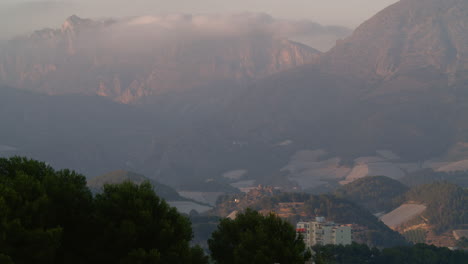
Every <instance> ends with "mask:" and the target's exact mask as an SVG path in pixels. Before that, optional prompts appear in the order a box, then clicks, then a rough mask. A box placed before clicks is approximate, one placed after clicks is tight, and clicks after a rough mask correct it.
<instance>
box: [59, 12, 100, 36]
mask: <svg viewBox="0 0 468 264" xmlns="http://www.w3.org/2000/svg"><path fill="white" fill-rule="evenodd" d="M93 24H94V22H93V20H91V19H83V18H80V17H78V16H77V15H72V16H70V17H69V18H67V19H66V20H65V22H63V24H62V31H64V32H65V31H75V30H77V29H79V28H80V27H83V26H85V27H86V26H92V25H93Z"/></svg>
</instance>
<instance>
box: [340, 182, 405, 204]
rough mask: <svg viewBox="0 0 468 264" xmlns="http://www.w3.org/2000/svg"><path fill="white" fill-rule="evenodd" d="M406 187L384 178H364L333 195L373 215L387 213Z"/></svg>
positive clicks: (345, 186)
mask: <svg viewBox="0 0 468 264" xmlns="http://www.w3.org/2000/svg"><path fill="white" fill-rule="evenodd" d="M407 190H408V187H406V186H405V185H403V184H402V183H401V182H399V181H397V180H393V179H390V178H388V177H385V176H373V177H365V178H361V179H359V180H356V181H354V182H352V183H349V184H346V185H344V186H343V187H341V188H339V189H338V190H337V191H336V192H335V195H336V196H338V197H341V198H344V199H348V200H350V201H353V202H355V203H357V204H359V205H361V206H362V207H364V208H366V209H368V210H369V211H371V212H373V213H378V212H387V211H390V210H392V209H394V208H395V207H397V206H398V205H396V204H395V203H396V201H395V198H397V197H399V196H401V195H403V194H404V193H405V192H406V191H407Z"/></svg>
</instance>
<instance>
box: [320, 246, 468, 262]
mask: <svg viewBox="0 0 468 264" xmlns="http://www.w3.org/2000/svg"><path fill="white" fill-rule="evenodd" d="M312 249H313V251H314V255H313V260H314V262H315V263H317V264H355V263H368V264H459V263H466V260H467V259H468V253H467V252H464V251H461V250H450V249H448V248H439V247H435V246H430V245H425V244H416V245H414V246H399V247H393V248H386V249H383V250H382V251H380V250H378V249H377V248H369V247H368V246H366V245H361V244H356V243H353V244H352V245H347V246H341V245H338V246H335V245H325V246H322V245H317V246H314V247H313V248H312Z"/></svg>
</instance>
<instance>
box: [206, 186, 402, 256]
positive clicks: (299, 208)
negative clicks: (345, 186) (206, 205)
mask: <svg viewBox="0 0 468 264" xmlns="http://www.w3.org/2000/svg"><path fill="white" fill-rule="evenodd" d="M246 208H252V209H255V210H259V211H263V212H264V213H267V212H270V211H273V212H275V213H277V214H278V215H280V216H281V217H283V218H286V219H288V220H290V221H291V222H292V223H295V222H298V221H301V220H303V221H307V220H311V219H314V218H315V217H316V216H324V217H326V218H327V220H330V221H334V222H337V223H342V224H355V225H357V226H359V227H361V228H360V229H361V230H356V231H355V232H354V239H355V241H358V242H360V243H366V244H368V245H371V246H377V247H390V246H395V245H402V244H405V243H406V242H405V240H404V238H403V237H402V236H400V235H399V234H398V233H397V232H395V231H393V230H391V229H390V228H388V227H387V226H386V225H385V224H383V223H382V222H380V221H379V220H378V219H377V218H376V217H375V216H374V215H372V214H371V213H370V212H369V211H368V210H366V209H365V208H362V207H360V206H359V205H357V204H355V203H353V202H350V201H348V200H345V199H341V198H338V197H336V196H334V195H320V196H318V195H310V194H306V193H279V194H269V195H263V196H259V197H255V198H254V197H252V196H251V195H235V196H231V197H224V198H223V199H222V200H220V203H218V205H217V207H216V208H215V209H214V212H213V213H215V214H218V215H224V216H225V215H226V213H228V212H232V211H241V210H244V209H246Z"/></svg>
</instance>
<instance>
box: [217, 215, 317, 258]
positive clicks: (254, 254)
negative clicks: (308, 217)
mask: <svg viewBox="0 0 468 264" xmlns="http://www.w3.org/2000/svg"><path fill="white" fill-rule="evenodd" d="M208 245H209V248H210V250H211V253H212V258H213V259H214V260H215V261H216V263H219V264H248V263H252V264H253V263H256V264H263V263H265V264H270V263H290V264H294V263H298V264H299V263H301V264H302V263H304V261H305V260H307V259H308V258H309V257H310V255H309V254H310V253H309V252H308V251H306V249H305V245H304V242H303V240H302V238H301V237H297V236H296V232H295V229H294V227H293V226H292V225H290V224H289V223H287V222H286V221H284V220H282V219H281V218H279V217H278V216H276V215H274V214H269V215H268V216H263V215H261V214H260V213H258V212H256V211H253V210H251V209H247V210H246V211H245V212H243V213H240V214H238V215H237V218H236V219H235V220H231V219H229V218H225V219H222V220H221V222H220V224H219V226H218V230H216V231H215V232H214V233H213V234H212V238H211V239H210V240H209V241H208Z"/></svg>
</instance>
